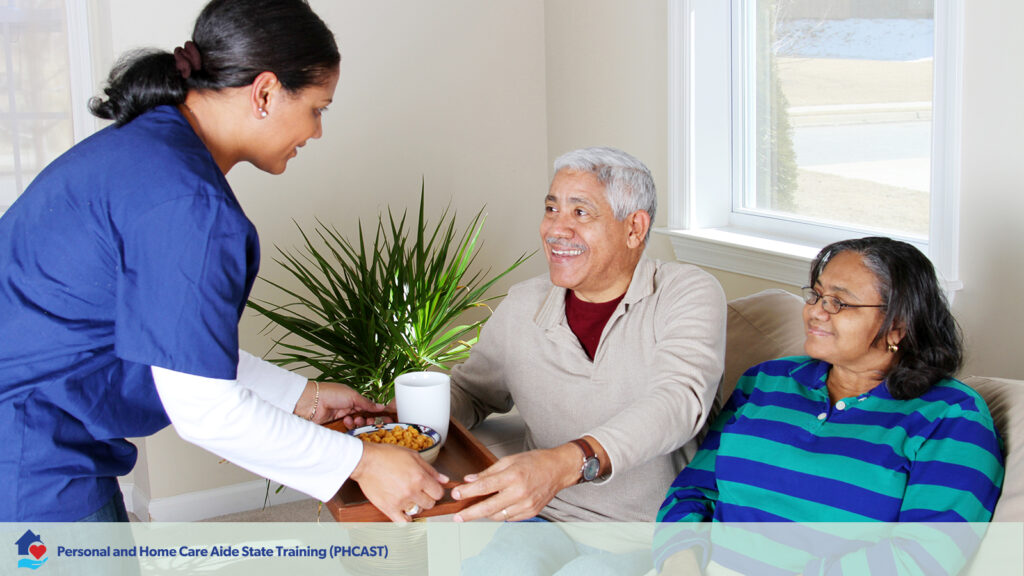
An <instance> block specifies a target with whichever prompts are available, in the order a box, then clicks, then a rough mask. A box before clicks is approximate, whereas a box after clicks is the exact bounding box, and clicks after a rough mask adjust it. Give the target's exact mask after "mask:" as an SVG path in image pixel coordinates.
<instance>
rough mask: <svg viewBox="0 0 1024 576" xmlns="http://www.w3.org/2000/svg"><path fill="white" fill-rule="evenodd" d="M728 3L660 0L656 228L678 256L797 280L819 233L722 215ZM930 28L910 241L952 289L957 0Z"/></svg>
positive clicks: (955, 269) (726, 174)
mask: <svg viewBox="0 0 1024 576" xmlns="http://www.w3.org/2000/svg"><path fill="white" fill-rule="evenodd" d="M731 4H732V2H723V1H721V0H668V13H669V71H668V78H669V143H668V144H669V145H668V148H669V182H668V213H669V216H668V226H667V227H666V228H659V229H657V230H656V232H658V233H660V234H664V235H666V236H668V237H669V239H670V240H671V242H672V246H673V249H674V250H675V255H676V258H677V259H679V260H682V261H686V262H691V263H694V264H697V265H700V266H706V267H710V268H716V269H720V270H725V271H728V272H735V273H739V274H745V275H748V276H754V277H757V278H764V279H767V280H772V281H775V282H779V283H782V284H788V285H792V286H802V285H804V284H805V283H806V282H807V274H808V266H809V264H810V262H811V260H812V259H813V258H814V256H815V254H817V252H818V250H820V249H821V247H822V246H824V244H825V243H826V242H827V240H822V238H820V237H819V238H810V237H807V236H804V237H794V236H792V235H789V236H788V237H787V236H785V235H783V234H780V233H778V232H777V231H776V232H772V231H769V232H767V233H766V232H765V231H764V230H760V231H753V230H751V229H747V228H742V227H738V226H736V225H735V224H732V223H731V222H730V216H731V211H732V190H733V186H732V179H733V177H734V175H733V173H732V169H733V168H732V164H733V162H732V154H733V145H732V138H733V134H732V114H733V100H732V98H733V94H732V89H731V69H732V60H731V58H732V57H731V53H732V48H731V42H732V40H731V38H730V34H727V33H726V32H727V31H731V30H732V28H731V26H732V18H731ZM934 29H935V62H936V66H935V69H934V76H933V82H934V84H935V90H934V95H933V102H932V106H933V114H932V117H933V125H932V174H931V180H932V198H933V200H934V199H936V198H938V199H941V200H940V201H933V202H932V203H931V214H930V225H929V240H928V242H927V243H916V244H917V245H918V246H919V247H920V248H921V249H922V250H923V251H924V252H925V253H926V254H928V256H929V258H931V260H932V262H933V264H934V265H935V268H936V271H937V272H938V273H939V275H940V277H941V278H942V279H943V281H944V282H945V284H946V288H947V290H948V291H949V292H950V294H952V293H953V292H955V291H956V290H959V289H961V288H962V284H961V282H960V280H959V265H958V264H959V262H958V256H959V252H958V238H959V230H960V226H959V204H960V202H959V200H960V199H959V192H960V190H959V189H960V163H961V151H960V141H961V125H962V119H961V101H962V99H961V94H962V70H963V67H962V56H961V55H962V49H961V47H962V45H963V0H939V1H937V2H936V6H935V28H934ZM697 46H700V47H701V49H700V51H699V52H698V50H697V49H696V47H697ZM698 110H699V115H698V114H697V113H696V111H698ZM698 140H699V145H698V144H696V143H697V141H698ZM781 222H782V223H783V227H785V221H781ZM826 228H827V227H826ZM829 235H831V236H832V237H834V238H835V239H838V238H842V237H853V236H856V235H858V233H857V232H855V231H852V229H851V230H836V229H833V230H831V231H830V230H825V231H824V236H826V237H827V236H829ZM860 235H863V233H861V234H860Z"/></svg>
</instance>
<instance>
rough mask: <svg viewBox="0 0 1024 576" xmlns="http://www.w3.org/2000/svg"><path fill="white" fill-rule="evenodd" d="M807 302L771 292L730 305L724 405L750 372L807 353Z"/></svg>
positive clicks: (792, 295)
mask: <svg viewBox="0 0 1024 576" xmlns="http://www.w3.org/2000/svg"><path fill="white" fill-rule="evenodd" d="M803 308H804V301H803V299H801V298H800V297H799V296H797V295H795V294H793V293H791V292H786V291H785V290H778V289H771V290H764V291H761V292H758V293H756V294H752V295H750V296H744V297H743V298H737V299H735V300H732V301H730V302H729V317H728V320H727V324H726V332H725V374H724V376H723V379H722V386H721V388H720V389H719V394H720V395H721V398H722V401H723V402H724V401H725V400H727V399H728V398H729V395H730V394H732V390H733V388H735V387H736V380H738V379H739V377H740V376H742V375H743V373H744V372H746V371H747V368H750V367H751V366H753V365H755V364H760V363H761V362H765V361H767V360H773V359H775V358H781V357H783V356H795V355H799V354H803V353H804V322H803V316H802V314H803Z"/></svg>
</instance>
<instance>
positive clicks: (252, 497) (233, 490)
mask: <svg viewBox="0 0 1024 576" xmlns="http://www.w3.org/2000/svg"><path fill="white" fill-rule="evenodd" d="M126 486H128V485H126ZM278 486H279V484H276V483H274V484H271V486H270V498H269V499H268V500H267V506H273V505H275V504H285V503H288V502H297V501H299V500H305V499H308V498H310V496H308V495H307V494H304V493H302V492H299V491H298V490H292V489H291V488H285V489H283V490H281V491H280V492H278V493H276V494H275V493H274V490H277V487H278ZM124 488H125V486H122V490H124ZM133 488H134V487H133ZM266 493H267V482H266V480H253V481H252V482H243V483H241V484H233V485H231V486H223V487H221V488H214V489H211V490H201V491H198V492H189V493H186V494H180V495H178V496H169V497H167V498H153V499H151V500H148V502H146V504H147V508H148V511H147V513H146V514H145V515H142V514H139V513H138V512H135V511H133V510H132V508H131V507H128V510H129V511H131V512H133V513H134V514H135V515H136V516H138V517H139V519H141V520H143V521H146V520H149V521H151V522H195V521H197V520H206V519H207V518H213V517H214V516H221V515H224V514H234V513H236V512H246V511H249V510H258V509H260V508H262V507H263V499H264V497H265V496H266ZM127 500H128V498H125V505H126V507H127Z"/></svg>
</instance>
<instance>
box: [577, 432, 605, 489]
mask: <svg viewBox="0 0 1024 576" xmlns="http://www.w3.org/2000/svg"><path fill="white" fill-rule="evenodd" d="M572 443H573V444H575V445H577V446H579V447H580V450H583V465H582V466H580V480H579V482H577V484H582V483H584V482H590V481H591V480H593V479H594V478H597V475H598V474H600V473H601V461H600V460H598V459H597V455H596V454H594V449H593V448H591V447H590V444H589V443H588V442H587V441H586V440H584V439H582V438H576V439H575V440H573V441H572Z"/></svg>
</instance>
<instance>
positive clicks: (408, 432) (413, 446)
mask: <svg viewBox="0 0 1024 576" xmlns="http://www.w3.org/2000/svg"><path fill="white" fill-rule="evenodd" d="M348 433H349V434H351V435H352V436H355V437H356V438H359V439H360V440H362V441H363V442H375V443H379V444H394V445H396V446H402V447H405V448H408V449H410V450H415V451H417V452H419V455H420V456H421V457H422V458H423V459H424V460H426V461H427V463H431V462H433V461H434V460H436V459H437V455H438V453H439V452H440V451H441V435H440V434H438V433H437V431H436V430H434V429H433V428H430V427H429V426H423V425H421V424H405V423H402V422H393V423H390V424H376V425H373V426H362V427H360V428H356V429H354V430H349V432H348Z"/></svg>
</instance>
